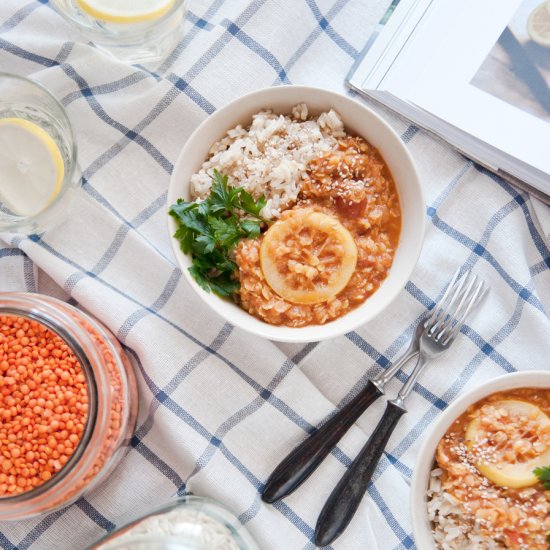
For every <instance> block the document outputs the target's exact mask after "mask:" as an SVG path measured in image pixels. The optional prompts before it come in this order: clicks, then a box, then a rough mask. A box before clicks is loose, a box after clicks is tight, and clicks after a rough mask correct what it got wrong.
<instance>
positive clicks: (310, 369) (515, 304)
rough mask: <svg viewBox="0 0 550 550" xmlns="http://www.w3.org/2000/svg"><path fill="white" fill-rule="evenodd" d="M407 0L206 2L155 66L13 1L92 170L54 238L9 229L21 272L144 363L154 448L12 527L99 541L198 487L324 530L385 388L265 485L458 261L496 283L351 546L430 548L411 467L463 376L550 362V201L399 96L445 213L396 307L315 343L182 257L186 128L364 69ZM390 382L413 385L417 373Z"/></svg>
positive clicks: (367, 505) (143, 429)
mask: <svg viewBox="0 0 550 550" xmlns="http://www.w3.org/2000/svg"><path fill="white" fill-rule="evenodd" d="M388 4H389V1H388V0H231V1H223V0H192V1H191V2H190V11H189V14H188V17H187V21H186V35H185V39H184V40H183V42H181V44H179V46H178V47H177V48H176V49H175V50H174V51H173V52H172V54H170V55H169V57H168V58H167V59H166V61H165V62H163V63H161V64H159V65H158V67H156V68H154V70H152V71H147V70H144V69H143V68H139V67H130V66H126V65H123V64H121V63H118V62H116V61H113V60H112V59H109V58H107V57H105V56H104V55H103V54H101V53H100V52H99V51H97V50H96V49H94V48H93V47H91V46H90V45H89V44H87V43H85V42H83V41H82V40H81V39H80V37H79V35H78V34H77V33H76V32H75V30H74V29H73V28H71V27H70V26H69V25H68V24H67V23H66V22H65V21H64V20H63V19H61V17H59V16H58V15H57V14H56V13H55V12H54V11H53V9H52V8H51V6H49V5H48V2H47V0H2V2H0V69H1V70H3V71H10V72H14V73H18V74H22V75H28V76H31V77H33V78H35V79H36V80H38V81H40V82H42V83H43V84H45V85H46V86H47V87H49V88H50V89H51V90H52V91H53V92H54V94H55V95H56V96H57V97H58V98H59V99H60V100H61V101H62V102H63V104H64V105H65V107H66V109H67V111H68V114H69V117H70V118H71V120H72V122H73V124H74V127H75V129H76V135H77V140H78V147H79V153H80V163H81V166H82V170H83V174H84V186H83V192H82V193H81V194H80V196H79V197H78V200H77V204H76V206H75V210H74V211H73V213H72V215H71V217H70V219H68V220H67V221H66V222H65V223H64V224H63V225H61V226H60V227H59V228H57V229H56V230H53V231H51V232H48V233H46V234H45V235H43V236H42V237H40V238H23V237H16V236H10V235H3V236H0V290H1V291H7V290H27V291H31V292H35V291H39V292H44V293H47V294H51V295H54V296H58V297H61V298H63V299H67V300H70V301H71V303H74V304H77V305H78V306H79V307H82V308H84V309H86V310H88V311H89V312H91V313H92V314H94V315H95V316H96V317H98V318H99V319H101V320H102V321H103V322H104V323H106V324H107V325H108V326H109V327H110V329H111V330H112V331H113V332H114V333H115V334H116V335H117V337H118V338H119V339H120V341H121V342H122V343H123V344H124V345H125V346H126V348H127V349H128V351H129V353H130V355H131V356H132V358H133V359H134V363H135V365H136V370H137V376H138V380H139V386H140V392H141V403H140V405H141V410H140V416H139V421H138V428H137V432H136V434H135V437H134V438H133V440H132V449H131V451H130V452H129V454H128V455H127V457H126V458H125V460H124V461H123V462H122V463H121V465H120V466H119V467H118V468H117V470H116V471H115V472H114V473H113V475H112V476H111V477H110V478H109V479H108V480H107V481H105V482H104V483H103V484H102V485H101V486H100V487H99V488H98V489H96V490H95V491H94V492H93V493H91V494H89V495H87V496H86V497H85V498H82V499H81V500H79V501H78V502H77V503H76V504H75V505H73V506H71V507H69V508H67V509H65V510H61V511H59V512H56V513H54V514H52V515H50V516H48V517H45V518H38V519H33V520H30V521H22V522H18V523H10V524H7V523H3V524H1V525H0V546H2V548H5V549H8V550H9V549H15V548H18V549H21V550H24V549H27V548H33V549H34V548H36V549H39V548H44V549H50V548H60V549H64V548H67V549H69V548H83V547H84V546H85V545H87V544H89V543H91V542H93V541H94V540H95V539H97V538H99V537H100V536H102V535H104V534H105V532H106V531H109V530H112V529H113V528H115V527H116V525H117V524H119V522H120V521H121V518H123V517H127V515H128V514H129V513H133V514H137V513H141V512H145V511H146V510H148V509H150V508H152V507H155V506H158V505H160V504H162V503H164V502H166V501H168V500H169V499H170V498H172V497H173V496H174V495H177V494H183V493H185V492H188V491H192V492H194V493H196V494H201V495H207V496H211V497H215V498H217V499H219V500H221V501H222V502H224V503H225V504H226V505H228V506H229V507H230V508H232V509H233V510H234V511H235V512H236V513H237V514H238V515H239V516H240V518H241V519H242V521H243V522H245V523H246V524H247V527H248V528H249V529H250V531H251V532H252V534H253V535H254V537H255V538H256V539H257V541H258V543H259V545H260V546H261V547H262V548H264V549H269V550H271V549H273V550H294V549H296V550H301V549H304V550H305V549H311V548H313V547H314V546H313V543H312V542H311V541H312V534H313V527H314V525H315V522H316V519H317V516H318V514H319V511H320V509H321V507H322V505H323V502H324V499H325V498H326V497H327V496H328V494H329V493H330V491H331V489H332V487H333V486H334V484H335V482H336V481H337V480H338V479H339V477H340V476H341V475H342V473H343V472H344V470H345V468H346V466H347V465H348V464H349V463H350V460H351V459H352V458H353V457H354V456H355V455H356V453H357V451H358V450H359V448H360V447H361V446H362V444H363V443H364V442H365V440H366V438H367V436H368V434H369V433H370V431H371V429H372V426H373V425H374V423H375V422H376V421H377V419H378V417H379V415H380V414H381V411H382V410H383V407H384V402H383V400H380V401H379V402H378V403H376V405H375V406H373V407H372V408H371V409H370V410H369V411H368V412H367V414H365V415H364V416H363V418H361V420H360V421H359V423H358V424H357V426H355V427H354V428H352V430H351V431H350V432H349V433H348V434H347V435H346V437H345V438H344V439H343V440H342V442H341V444H340V445H339V447H338V448H337V449H336V450H334V452H333V453H332V455H331V456H329V458H328V459H327V460H326V461H325V463H324V464H323V465H322V466H321V468H320V469H319V470H318V472H317V473H316V474H315V475H314V476H313V477H312V478H311V479H310V480H309V481H308V482H307V484H306V485H305V486H304V487H303V488H302V489H301V490H300V491H298V492H297V493H295V494H293V495H292V496H291V497H289V498H287V499H285V500H284V501H282V502H281V503H279V504H277V505H276V506H266V505H264V504H263V503H261V501H260V498H259V490H260V489H261V487H262V483H263V482H264V481H265V480H266V478H267V476H268V475H269V473H270V472H271V471H272V469H273V468H274V466H275V465H276V464H277V463H278V462H279V460H280V459H281V457H282V456H283V455H284V454H285V453H287V452H288V451H289V450H290V449H291V448H292V447H294V445H295V444H296V443H297V442H298V441H300V440H301V439H302V438H303V437H304V436H305V434H306V433H307V432H308V431H310V430H311V429H312V427H313V426H315V425H316V424H318V423H319V422H320V421H321V420H322V419H323V418H324V417H326V416H327V415H328V414H329V413H331V412H332V411H333V410H334V408H335V407H336V406H340V405H342V404H343V403H345V402H346V401H347V400H349V399H350V398H351V397H353V396H354V395H355V394H356V393H357V392H358V391H359V390H360V389H361V388H362V387H363V385H364V384H365V381H366V380H367V378H368V377H369V376H372V375H373V374H375V373H377V372H379V371H380V370H381V369H384V368H387V366H388V365H389V364H390V363H391V362H392V360H393V359H394V358H395V357H396V356H397V355H398V354H399V353H400V352H401V351H402V350H403V348H404V347H405V346H406V344H407V341H408V339H409V337H410V335H411V331H412V327H413V326H414V324H415V322H416V320H417V319H418V317H419V316H420V315H421V313H422V312H423V311H424V310H425V309H426V308H427V307H430V306H431V305H432V304H433V300H434V299H435V298H436V297H437V296H438V294H439V292H440V290H441V289H442V287H443V286H444V284H445V282H446V280H447V279H448V278H449V276H450V275H451V273H452V272H453V271H454V269H455V266H456V265H457V264H460V265H464V266H467V267H471V268H473V269H474V270H475V272H476V273H478V274H480V275H481V276H482V277H483V278H485V279H486V280H487V282H488V283H489V284H490V286H491V293H490V295H489V297H488V299H487V301H486V305H485V307H484V308H483V310H482V311H480V312H479V313H478V314H477V315H476V316H475V317H474V318H473V319H472V321H471V323H470V324H469V325H468V326H466V327H464V329H463V333H462V334H461V335H460V336H459V338H458V340H457V342H456V343H455V345H454V349H453V350H452V353H449V354H447V355H445V356H444V358H442V359H441V360H439V361H437V362H434V364H433V365H432V366H431V368H430V370H429V373H427V374H426V375H424V376H423V377H422V378H421V379H420V381H419V383H418V384H417V385H416V386H415V389H414V393H413V395H412V396H411V399H410V402H409V404H410V407H409V408H410V412H409V414H407V415H406V416H405V417H404V418H403V421H402V423H401V424H400V425H399V427H398V429H397V431H396V432H395V433H394V435H393V437H392V438H391V440H390V444H389V446H388V449H387V453H386V454H385V455H384V457H383V459H382V461H381V463H380V464H379V467H378V469H377V471H376V474H375V476H374V479H375V481H374V483H373V484H372V485H371V487H370V489H369V494H368V497H367V498H365V499H364V501H363V503H362V505H361V507H360V509H359V511H358V513H357V516H356V517H355V519H354V520H353V523H352V524H351V526H350V527H349V529H348V530H347V531H346V533H345V534H344V535H343V536H342V537H341V538H340V539H339V540H337V541H336V542H335V543H334V545H333V548H334V549H337V550H364V549H375V548H378V549H383V550H386V549H387V550H389V549H404V548H414V540H413V538H412V533H411V525H410V519H409V509H408V492H409V481H410V478H411V473H412V469H413V467H414V462H415V456H416V453H417V451H418V447H419V443H420V440H421V439H422V437H423V435H424V433H425V431H426V430H427V429H428V428H429V426H430V423H431V422H432V421H433V419H434V418H436V417H437V415H438V414H439V413H440V412H441V411H442V410H443V409H444V408H445V407H446V406H447V404H448V403H449V402H450V401H451V400H452V399H453V398H454V397H455V396H456V395H458V394H459V393H460V392H461V391H464V390H465V389H468V388H472V387H474V386H475V385H476V384H479V383H480V382H481V381H483V380H486V379H489V378H492V377H496V376H498V375H501V374H504V373H506V372H512V371H515V370H529V369H544V368H548V367H549V366H550V319H549V312H550V269H549V268H550V251H549V235H550V209H549V208H548V207H546V206H544V205H542V204H541V203H537V202H536V201H534V200H532V199H530V197H529V196H528V195H526V194H524V193H519V192H517V191H516V190H515V189H513V188H512V187H510V186H509V185H507V184H506V183H504V182H503V181H501V180H499V179H498V178H496V177H494V176H492V175H489V174H487V173H486V172H484V171H483V170H482V169H480V168H479V167H478V166H476V165H474V164H473V163H472V162H469V161H467V160H465V159H464V158H463V157H461V156H460V155H458V154H457V153H455V152H454V151H453V150H451V149H449V148H447V147H445V146H444V145H442V144H441V143H438V142H436V141H434V140H433V139H432V138H430V137H429V136H427V135H426V134H425V133H424V132H422V131H419V130H418V129H417V128H415V127H413V126H409V125H408V124H407V123H406V122H404V121H403V120H400V119H398V118H396V117H393V116H391V115H390V114H389V113H387V112H383V113H382V114H383V115H384V116H385V117H386V118H387V120H389V122H390V123H391V124H392V125H393V127H394V128H395V129H396V130H397V131H398V132H399V133H400V134H401V136H402V138H403V140H404V142H405V143H406V144H407V147H408V148H409V150H410V152H411V153H412V155H413V156H414V158H415V160H416V161H417V163H418V166H419V170H420V175H421V179H422V181H423V184H424V186H425V192H426V198H427V210H426V216H427V219H428V230H427V234H426V240H425V246H424V249H423V252H422V255H421V258H420V261H419V264H418V267H417V268H416V270H415V272H414V274H413V277H412V279H411V280H410V281H409V282H408V284H407V286H406V289H405V290H404V291H403V292H402V293H401V295H400V296H399V298H398V299H397V300H396V301H395V302H394V303H393V304H392V305H391V307H389V308H388V309H387V311H386V312H385V313H384V314H383V315H381V316H380V317H379V318H378V319H376V320H374V321H372V322H371V323H369V324H367V325H365V326H364V327H362V328H361V329H359V330H357V331H356V332H352V333H350V334H347V335H345V336H343V337H341V338H338V339H335V340H333V341H328V342H323V343H320V344H308V345H284V344H274V343H271V342H268V341H262V340H260V339H253V338H251V337H250V336H248V335H247V334H245V333H243V332H241V331H240V330H237V329H234V328H233V327H232V326H230V325H228V324H227V323H225V322H224V321H223V319H221V318H220V317H218V316H217V315H216V314H215V313H214V312H212V311H211V310H210V309H207V308H206V307H205V306H204V305H203V304H202V303H201V302H200V301H199V300H198V299H197V297H196V296H195V294H194V292H191V291H190V289H189V287H188V285H187V283H186V282H185V280H184V279H183V278H182V274H181V272H180V271H179V270H178V268H177V267H176V264H175V261H174V257H173V255H172V252H171V248H170V242H169V237H168V234H167V230H166V190H167V186H168V181H169V177H170V173H171V171H172V168H173V165H174V162H175V160H176V158H177V156H178V153H179V151H180V149H181V148H182V145H183V144H184V142H185V140H186V139H187V137H188V136H189V135H190V134H191V132H192V131H193V129H194V128H195V127H196V126H197V125H198V124H199V123H200V122H201V121H202V120H204V119H205V118H206V117H207V116H208V115H209V114H210V113H212V112H213V111H214V110H215V109H216V108H218V107H220V106H222V105H224V104H226V103H227V102H228V101H230V100H232V99H234V98H235V97H238V96H240V95H242V94H243V93H245V92H249V91H251V90H254V89H257V88H260V87H265V86H270V85H280V84H289V83H293V84H307V85H314V86H320V87H325V88H330V89H333V90H337V91H341V92H343V93H346V91H345V89H344V85H343V78H344V76H345V74H346V73H347V71H348V70H349V68H350V66H351V64H352V62H353V60H354V58H355V57H356V56H357V55H358V52H359V51H360V50H361V48H362V47H363V45H364V43H365V41H366V39H367V37H368V36H369V33H370V31H371V30H372V29H373V27H374V25H375V24H376V22H377V21H378V20H379V18H380V17H381V15H382V14H383V12H384V11H385V9H386V7H387V5H388ZM403 379H404V378H403V375H402V374H400V375H399V376H398V379H397V380H394V381H392V382H391V383H390V385H389V387H388V392H387V393H388V394H389V395H390V396H392V395H395V393H396V391H397V389H398V388H399V385H400V383H401V382H402V381H403Z"/></svg>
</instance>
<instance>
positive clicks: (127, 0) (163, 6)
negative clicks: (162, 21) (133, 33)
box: [76, 0, 175, 24]
mask: <svg viewBox="0 0 550 550" xmlns="http://www.w3.org/2000/svg"><path fill="white" fill-rule="evenodd" d="M76 3H77V4H78V7H79V8H80V9H82V10H83V11H84V12H86V13H87V14H88V15H91V16H92V17H94V18H95V19H99V20H100V21H106V22H108V23H120V24H128V23H142V22H144V21H153V20H155V19H158V18H159V17H162V16H163V15H164V14H166V13H168V12H169V11H170V10H171V9H172V7H173V5H174V4H175V0H76Z"/></svg>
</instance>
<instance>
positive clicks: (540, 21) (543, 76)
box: [471, 0, 550, 124]
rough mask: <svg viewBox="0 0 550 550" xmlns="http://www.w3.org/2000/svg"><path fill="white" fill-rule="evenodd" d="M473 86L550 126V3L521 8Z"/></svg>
mask: <svg viewBox="0 0 550 550" xmlns="http://www.w3.org/2000/svg"><path fill="white" fill-rule="evenodd" d="M471 84H472V85H473V86H476V87H477V88H479V89H481V90H484V91H485V92H487V93H489V94H491V95H493V96H495V97H497V98H499V99H502V100H503V101H506V103H508V104H510V105H513V106H515V107H517V108H519V109H521V110H522V111H525V112H526V113H529V114H531V115H534V116H536V117H538V118H540V119H542V120H544V121H546V122H548V123H549V124H550V1H548V0H546V1H542V2H541V0H525V1H524V2H523V3H522V4H521V6H520V7H519V9H518V10H517V12H516V13H515V14H514V17H513V18H512V20H511V21H510V22H509V24H508V25H507V26H506V28H505V29H504V31H503V32H502V34H501V35H500V37H499V39H498V41H497V42H496V44H495V45H494V47H493V48H492V49H491V51H490V52H489V55H488V56H487V57H486V59H485V60H484V62H483V63H482V65H481V66H480V68H479V70H478V72H477V73H476V74H475V76H474V78H473V79H472V81H471Z"/></svg>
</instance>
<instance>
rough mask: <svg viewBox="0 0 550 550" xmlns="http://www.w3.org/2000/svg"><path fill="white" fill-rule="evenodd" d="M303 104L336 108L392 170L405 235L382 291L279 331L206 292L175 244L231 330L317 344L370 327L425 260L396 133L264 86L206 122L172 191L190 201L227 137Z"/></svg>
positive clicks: (322, 102)
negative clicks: (325, 319) (258, 118)
mask: <svg viewBox="0 0 550 550" xmlns="http://www.w3.org/2000/svg"><path fill="white" fill-rule="evenodd" d="M297 103H306V104H307V106H308V108H309V111H310V113H312V114H319V113H320V112H322V111H325V110H329V109H331V108H333V109H335V110H336V111H337V112H338V113H340V115H341V117H342V119H343V121H344V124H345V126H346V130H347V131H348V132H350V133H352V134H357V135H360V136H362V137H364V138H365V139H366V140H367V141H369V142H370V143H371V144H372V145H374V147H376V148H377V149H378V150H379V151H380V153H381V155H382V157H383V158H384V160H385V161H386V163H387V165H388V166H389V168H390V170H391V173H392V175H393V178H394V180H395V184H396V187H397V192H398V194H399V198H400V203H401V209H402V230H401V237H400V241H399V245H398V248H397V250H396V253H395V257H394V261H393V265H392V267H391V270H390V272H389V274H388V276H387V278H386V279H385V280H384V282H383V283H382V285H381V286H380V288H379V289H378V290H377V291H376V292H375V293H374V294H373V295H372V296H371V297H370V298H368V300H367V301H366V302H365V303H364V304H362V305H361V306H359V307H358V308H356V309H355V310H353V311H351V312H349V313H347V314H346V315H344V316H343V317H340V318H338V319H336V320H334V321H332V322H330V323H327V324H325V325H311V326H307V327H302V328H292V327H283V326H273V325H270V324H268V323H265V322H264V321H261V320H259V319H257V318H255V317H253V316H252V315H250V314H249V313H247V312H246V311H244V310H243V309H241V308H240V307H238V306H237V305H235V304H234V303H233V302H231V301H230V300H225V299H222V298H220V297H218V296H217V295H215V294H213V293H207V292H205V291H204V290H203V289H202V288H201V287H200V286H199V285H198V284H197V283H196V282H195V281H194V280H193V278H192V277H191V275H190V273H189V271H188V268H189V267H190V265H191V257H190V256H188V255H185V254H183V253H182V251H181V250H180V248H179V243H178V242H177V241H176V240H175V239H173V238H171V240H172V246H173V249H174V254H175V256H176V259H177V261H178V263H179V265H180V267H181V269H182V271H183V273H184V274H185V276H186V277H187V280H188V281H189V284H190V285H191V287H192V288H193V289H194V290H195V291H196V292H197V293H198V294H199V295H200V297H201V298H202V299H203V300H204V301H205V302H206V303H207V304H208V305H209V306H210V307H211V308H212V309H214V311H216V312H217V313H218V314H219V315H221V316H222V317H224V318H225V319H227V321H229V322H230V323H232V324H233V325H235V326H237V327H240V328H242V329H244V330H247V331H248V332H251V333H253V334H255V335H257V336H262V337H264V338H268V339H270V340H278V341H284V342H311V341H318V340H324V339H327V338H332V337H334V336H339V335H341V334H345V333H346V332H349V331H351V330H353V329H355V328H357V327H358V326H359V325H362V324H364V323H366V322H367V321H370V320H371V319H372V318H374V317H375V316H376V315H378V313H380V312H381V311H382V310H383V309H384V308H385V307H386V306H387V305H388V304H389V303H390V302H391V301H392V300H393V299H394V298H395V297H396V296H397V294H398V293H399V292H400V291H401V290H402V289H403V287H404V286H405V284H406V282H407V281H408V279H409V277H410V275H411V273H412V271H413V269H414V267H415V265H416V261H417V259H418V256H419V254H420V250H421V248H422V241H423V238H424V227H425V203H424V197H423V193H422V187H421V185H420V180H419V177H418V174H417V171H416V168H415V165H414V162H413V159H412V157H411V155H410V154H409V152H408V151H407V149H406V147H405V145H404V144H403V142H402V141H401V139H400V138H399V136H398V135H397V134H396V133H395V132H394V131H393V129H392V128H391V127H390V126H389V125H388V124H387V123H386V122H384V120H382V119H381V118H380V117H379V116H378V115H376V114H375V113H374V112H373V111H371V110H370V109H368V108H367V107H365V106H364V105H362V104H361V103H359V102H358V101H355V100H353V99H350V98H349V97H346V96H343V95H340V94H337V93H335V92H331V91H328V90H322V89H318V88H309V87H305V86H279V87H273V88H265V89H263V90H258V91H256V92H252V93H250V94H248V95H245V96H243V97H240V98H239V99H237V100H235V101H233V102H231V103H229V104H228V105H226V106H225V107H223V108H221V109H219V110H218V111H216V112H215V113H214V114H213V115H211V116H210V117H208V118H207V119H206V120H205V121H204V122H203V123H202V124H201V125H200V126H199V127H198V128H197V129H196V130H195V131H194V132H193V134H192V135H191V137H190V138H189V139H188V141H187V143H186V144H185V146H184V148H183V150H182V151H181V153H180V156H179V158H178V160H177V162H176V165H175V167H174V171H173V173H172V178H171V180H170V187H169V190H168V205H172V204H174V203H175V202H176V201H177V199H178V198H184V199H186V200H189V199H190V198H191V197H190V189H189V181H190V177H191V175H192V174H194V173H195V172H196V171H198V170H199V168H200V166H201V164H202V163H203V162H204V160H205V159H206V157H207V154H208V150H209V149H210V147H211V146H212V144H213V143H214V142H216V141H218V140H219V139H221V138H222V137H223V136H224V134H225V133H226V132H227V130H229V129H230V128H233V127H234V126H236V125H237V124H242V125H243V126H245V127H246V126H248V125H250V123H251V122H252V115H254V114H255V113H257V112H258V111H261V110H265V109H272V110H273V111H275V112H277V113H283V114H289V113H290V112H291V109H292V107H293V106H294V105H296V104H297ZM168 230H169V232H170V236H171V237H172V235H173V234H174V232H175V231H176V222H175V220H173V219H172V218H171V217H169V220H168Z"/></svg>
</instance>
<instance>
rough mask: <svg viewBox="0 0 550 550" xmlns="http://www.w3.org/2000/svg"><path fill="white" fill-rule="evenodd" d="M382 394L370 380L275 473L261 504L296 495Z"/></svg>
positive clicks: (296, 449) (271, 477) (278, 467)
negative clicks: (297, 490) (294, 493)
mask: <svg viewBox="0 0 550 550" xmlns="http://www.w3.org/2000/svg"><path fill="white" fill-rule="evenodd" d="M383 393H384V392H383V390H381V389H380V388H379V387H378V386H377V385H376V384H373V383H372V381H370V380H369V381H368V383H367V385H366V386H365V388H364V389H363V390H361V392H360V393H359V394H358V395H357V396H356V397H355V398H354V399H352V400H351V401H350V402H349V403H348V404H347V405H346V406H345V407H344V408H342V409H341V410H340V411H339V412H337V413H336V414H335V415H334V416H333V417H332V418H331V419H330V420H328V421H327V422H326V423H325V424H323V425H322V426H321V427H320V428H319V429H318V430H317V431H316V432H314V433H313V434H312V435H310V436H309V437H308V438H307V439H305V440H304V441H303V442H302V443H300V445H298V446H297V447H296V448H295V449H294V450H293V451H292V452H291V453H290V454H289V455H287V457H286V458H284V459H283V461H282V462H281V463H280V464H279V465H278V466H277V467H276V468H275V470H273V473H272V474H271V475H270V476H269V479H268V480H267V482H266V484H265V488H264V490H263V493H262V500H263V501H264V502H267V503H269V504H272V503H273V502H277V501H278V500H280V499H282V498H283V497H285V496H287V495H289V494H290V493H292V492H293V491H295V490H296V489H297V488H298V487H299V486H300V485H301V484H302V483H303V482H304V481H305V480H306V479H307V478H308V477H309V476H310V475H311V474H312V473H313V472H314V471H315V470H316V469H317V467H318V466H319V464H321V462H322V461H323V460H324V458H325V457H326V456H327V455H328V454H329V453H330V451H331V450H332V449H333V448H334V447H335V446H336V445H337V443H338V441H340V439H341V438H342V437H343V436H344V434H345V433H346V432H347V431H348V430H349V429H350V427H351V426H352V425H353V424H354V423H355V421H356V420H357V419H358V418H359V417H360V416H361V415H362V414H363V413H364V412H365V410H366V409H367V408H368V407H369V405H371V403H373V402H374V401H376V399H378V398H379V397H380V396H381V395H382V394H383Z"/></svg>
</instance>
